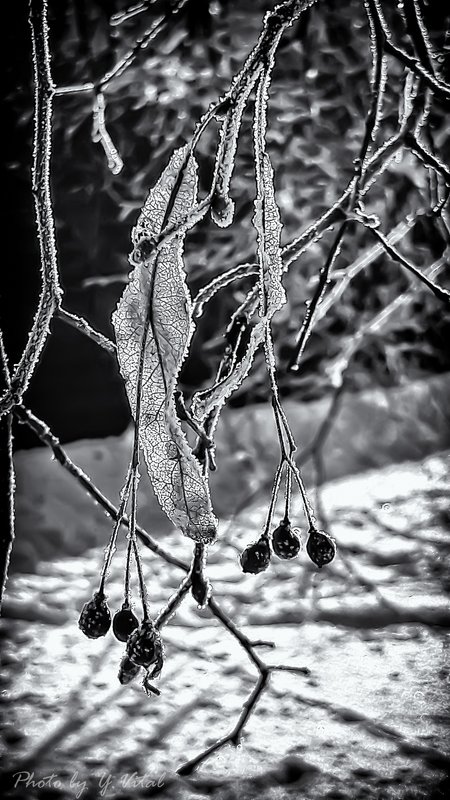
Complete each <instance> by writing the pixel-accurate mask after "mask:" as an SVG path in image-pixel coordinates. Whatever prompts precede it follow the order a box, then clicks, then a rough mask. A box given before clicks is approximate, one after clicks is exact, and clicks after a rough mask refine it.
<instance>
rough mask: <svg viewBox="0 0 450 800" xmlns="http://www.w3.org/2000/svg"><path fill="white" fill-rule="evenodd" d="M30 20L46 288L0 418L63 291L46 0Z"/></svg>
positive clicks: (17, 393)
mask: <svg viewBox="0 0 450 800" xmlns="http://www.w3.org/2000/svg"><path fill="white" fill-rule="evenodd" d="M29 22H30V26H31V40H32V47H33V74H34V145H33V169H32V191H33V197H34V205H35V210H36V226H37V233H38V239H39V249H40V256H41V258H40V262H41V276H42V291H41V295H40V298H39V304H38V308H37V311H36V315H35V318H34V321H33V326H32V328H31V331H30V333H29V335H28V341H27V343H26V346H25V349H24V351H23V353H22V356H21V358H20V361H19V363H18V365H17V366H16V368H15V369H14V371H13V373H12V375H11V386H10V388H9V389H8V390H7V392H6V394H5V395H4V396H3V397H2V398H1V400H0V416H1V415H2V414H5V413H7V412H8V411H11V409H12V407H13V405H14V403H16V402H20V400H21V398H22V396H23V394H24V392H25V391H26V389H27V387H28V384H29V382H30V379H31V376H32V374H33V372H34V370H35V368H36V366H37V364H38V361H39V357H40V355H41V352H42V348H43V346H44V344H45V341H46V339H47V336H48V335H49V332H50V321H51V319H52V317H53V315H54V314H55V312H56V311H57V309H58V307H59V305H60V303H61V296H62V291H61V287H60V285H59V277H58V263H57V253H56V243H55V223H54V216H53V206H52V198H51V192H50V157H51V133H52V114H53V96H54V93H55V89H54V85H53V80H52V75H51V70H50V51H49V43H48V24H47V0H30V15H29Z"/></svg>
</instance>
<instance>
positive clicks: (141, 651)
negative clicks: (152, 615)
mask: <svg viewBox="0 0 450 800" xmlns="http://www.w3.org/2000/svg"><path fill="white" fill-rule="evenodd" d="M161 653H162V643H161V637H160V635H159V631H158V630H157V628H155V626H154V624H153V622H152V621H151V620H145V621H144V622H143V623H142V624H141V625H140V626H139V628H136V630H134V631H133V633H132V634H131V635H130V636H129V637H128V641H127V656H128V658H129V659H130V661H132V662H133V664H136V665H138V666H140V667H146V668H147V669H148V667H150V666H151V665H152V664H155V662H156V661H158V659H159V658H160V657H161Z"/></svg>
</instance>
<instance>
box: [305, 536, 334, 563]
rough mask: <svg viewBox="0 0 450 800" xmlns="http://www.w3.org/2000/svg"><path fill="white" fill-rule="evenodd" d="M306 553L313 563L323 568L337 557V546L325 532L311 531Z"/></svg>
mask: <svg viewBox="0 0 450 800" xmlns="http://www.w3.org/2000/svg"><path fill="white" fill-rule="evenodd" d="M306 552H307V553H308V555H309V557H310V559H311V561H313V562H314V564H315V565H316V566H317V567H319V568H321V567H325V566H326V565H327V564H329V563H330V562H331V561H333V558H334V557H335V555H336V545H335V543H334V541H333V539H332V538H331V536H329V535H328V533H326V532H325V531H316V530H311V531H310V532H309V538H308V541H307V542H306Z"/></svg>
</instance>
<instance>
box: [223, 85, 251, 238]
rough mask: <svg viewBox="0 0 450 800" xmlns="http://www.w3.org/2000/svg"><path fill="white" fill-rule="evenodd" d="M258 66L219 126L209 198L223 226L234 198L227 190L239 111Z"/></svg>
mask: <svg viewBox="0 0 450 800" xmlns="http://www.w3.org/2000/svg"><path fill="white" fill-rule="evenodd" d="M258 73H259V70H258V69H256V70H255V69H253V70H252V71H250V72H249V74H248V75H247V77H246V79H245V82H244V84H243V86H242V88H241V89H240V91H239V93H238V94H237V97H236V99H235V100H234V102H233V103H232V105H231V108H230V109H229V111H228V112H227V115H226V117H225V119H224V121H223V123H222V128H221V130H220V142H219V147H218V150H217V156H216V164H215V176H214V184H215V191H214V194H213V197H212V202H211V217H212V218H213V220H214V222H215V223H216V225H219V226H220V227H221V228H226V227H227V226H228V225H230V224H231V223H232V221H233V214H234V202H233V201H232V200H231V198H230V196H229V194H228V192H229V188H230V181H231V176H232V174H233V169H234V159H235V155H236V149H237V143H238V138H239V131H240V128H241V122H242V115H243V113H244V109H245V106H246V105H247V101H248V98H249V95H250V92H251V91H252V89H253V86H254V85H255V82H256V79H257V77H258Z"/></svg>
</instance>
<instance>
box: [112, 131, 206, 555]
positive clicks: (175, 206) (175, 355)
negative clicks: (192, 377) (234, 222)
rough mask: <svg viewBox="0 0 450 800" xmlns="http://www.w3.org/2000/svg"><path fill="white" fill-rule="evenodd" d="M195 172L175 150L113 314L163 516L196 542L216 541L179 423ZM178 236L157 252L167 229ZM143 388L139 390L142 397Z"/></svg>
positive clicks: (147, 208)
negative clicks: (186, 242) (156, 244)
mask: <svg viewBox="0 0 450 800" xmlns="http://www.w3.org/2000/svg"><path fill="white" fill-rule="evenodd" d="M196 196H197V165H196V162H195V159H194V157H193V156H192V154H190V153H189V150H188V147H187V146H185V147H183V148H180V149H179V150H177V151H175V153H174V154H173V156H172V158H171V160H170V162H169V164H168V166H167V167H166V169H165V170H164V172H163V173H162V175H161V177H160V179H159V181H158V182H157V184H156V185H155V187H154V188H153V189H152V190H151V192H150V194H149V196H148V198H147V201H146V203H145V205H144V207H143V209H142V213H141V215H140V217H139V220H138V223H137V225H136V228H135V229H134V231H133V242H134V245H135V251H134V260H135V263H136V266H135V269H134V270H133V272H132V273H131V276H130V282H129V284H128V286H127V287H126V289H125V290H124V292H123V295H122V298H121V300H120V301H119V304H118V306H117V310H116V312H115V313H114V315H113V325H114V329H115V334H116V342H117V354H118V359H119V365H120V371H121V374H122V376H123V378H124V380H125V388H126V391H127V395H128V400H129V403H130V407H131V411H132V414H133V416H135V418H136V403H137V399H138V395H139V396H140V410H139V442H140V446H141V448H142V450H143V453H144V458H145V462H146V465H147V470H148V474H149V477H150V480H151V482H152V485H153V488H154V491H155V494H156V496H157V498H158V501H159V503H160V505H161V508H162V509H163V511H164V512H165V513H166V514H167V516H168V517H169V519H170V520H171V521H172V522H173V524H174V525H175V526H177V527H178V526H179V527H180V528H181V530H182V531H183V533H185V534H186V535H187V536H190V537H191V538H192V539H194V540H195V541H200V542H210V541H212V540H213V539H214V538H215V536H216V526H217V520H216V518H215V516H214V514H213V512H212V508H211V501H210V496H209V488H208V484H207V479H206V477H205V476H204V475H203V474H202V470H201V466H200V464H199V462H198V460H197V459H196V457H195V456H194V455H193V453H192V450H191V448H190V446H189V443H188V441H187V439H186V436H185V434H184V432H183V430H182V428H181V425H180V422H179V420H178V417H177V414H176V409H175V401H174V391H175V387H176V382H177V377H178V373H179V371H180V368H181V365H182V363H183V361H184V359H185V357H186V354H187V350H188V347H189V343H190V340H191V337H192V333H193V324H192V304H191V299H190V295H189V292H188V288H187V285H186V281H185V275H184V270H183V245H184V236H185V233H186V230H187V228H188V227H189V226H190V224H192V223H190V222H186V224H184V222H183V223H182V224H179V223H180V221H184V220H185V219H186V212H187V211H188V210H189V209H190V208H193V207H195V205H196ZM177 224H178V225H179V227H178V231H177V234H176V235H174V236H173V237H172V238H171V239H170V240H169V241H166V242H164V243H163V244H161V246H160V247H159V249H158V250H156V251H155V250H154V249H152V248H151V246H147V244H146V243H148V242H152V241H155V240H156V239H157V237H158V236H159V234H160V232H161V230H162V229H163V228H165V227H166V226H168V225H169V226H177ZM138 387H140V389H139V392H138Z"/></svg>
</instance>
